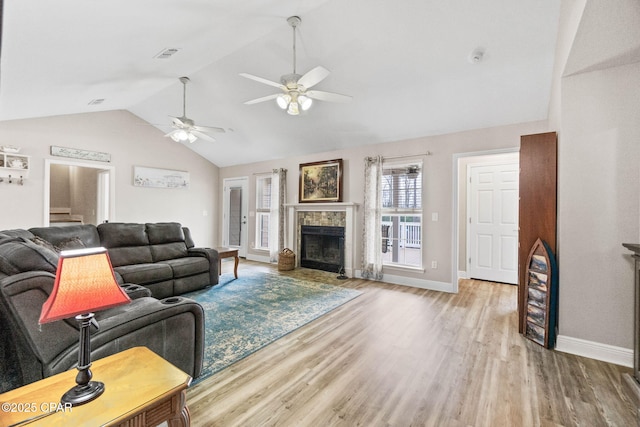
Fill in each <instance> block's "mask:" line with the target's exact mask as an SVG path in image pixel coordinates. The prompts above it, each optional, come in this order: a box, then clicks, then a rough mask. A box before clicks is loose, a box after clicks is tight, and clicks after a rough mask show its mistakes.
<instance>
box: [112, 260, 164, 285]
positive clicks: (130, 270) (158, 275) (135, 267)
mask: <svg viewBox="0 0 640 427" xmlns="http://www.w3.org/2000/svg"><path fill="white" fill-rule="evenodd" d="M114 270H115V271H117V272H118V273H119V274H120V275H121V276H122V279H123V280H124V281H125V282H126V283H136V284H139V285H145V284H147V283H154V282H160V281H163V280H170V279H172V278H173V270H172V269H171V267H170V266H169V265H168V264H162V263H156V264H153V263H152V264H131V265H123V266H120V267H114Z"/></svg>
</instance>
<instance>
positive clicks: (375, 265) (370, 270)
mask: <svg viewBox="0 0 640 427" xmlns="http://www.w3.org/2000/svg"><path fill="white" fill-rule="evenodd" d="M381 185H382V157H380V156H377V157H366V158H365V159H364V227H363V229H364V236H363V238H362V278H363V279H369V280H382V249H381V244H382V219H381V218H380V211H381V208H382V200H381V199H380V186H381Z"/></svg>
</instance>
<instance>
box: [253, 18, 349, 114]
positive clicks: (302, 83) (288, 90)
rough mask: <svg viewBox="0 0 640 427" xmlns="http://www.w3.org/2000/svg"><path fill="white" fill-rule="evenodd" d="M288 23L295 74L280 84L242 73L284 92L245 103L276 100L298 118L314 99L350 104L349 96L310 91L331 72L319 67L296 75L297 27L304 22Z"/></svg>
mask: <svg viewBox="0 0 640 427" xmlns="http://www.w3.org/2000/svg"><path fill="white" fill-rule="evenodd" d="M287 22H288V23H289V25H291V27H292V28H293V73H291V74H285V75H283V76H282V77H280V83H277V82H274V81H271V80H268V79H264V78H262V77H258V76H254V75H253V74H247V73H240V75H241V76H242V77H246V78H248V79H251V80H255V81H257V82H260V83H264V84H266V85H269V86H274V87H277V88H279V89H281V90H282V93H276V94H272V95H267V96H263V97H261V98H256V99H252V100H250V101H247V102H245V104H257V103H259V102H264V101H269V100H271V99H275V100H276V102H277V103H278V106H279V107H280V108H282V109H283V110H286V111H287V113H289V114H291V115H293V116H297V115H298V114H300V112H301V111H306V110H308V109H309V107H311V104H312V103H313V100H314V99H317V100H319V101H329V102H350V101H351V99H352V98H351V97H350V96H348V95H341V94H339V93H332V92H324V91H320V90H309V89H310V88H311V87H313V86H315V85H316V84H318V83H320V82H321V81H322V80H324V79H325V78H326V77H327V76H328V75H329V70H327V69H326V68H324V67H322V66H318V67H315V68H313V69H312V70H310V71H308V72H307V73H305V74H304V75H300V74H297V73H296V27H297V26H298V25H300V22H302V20H301V19H300V17H298V16H290V17H289V18H287Z"/></svg>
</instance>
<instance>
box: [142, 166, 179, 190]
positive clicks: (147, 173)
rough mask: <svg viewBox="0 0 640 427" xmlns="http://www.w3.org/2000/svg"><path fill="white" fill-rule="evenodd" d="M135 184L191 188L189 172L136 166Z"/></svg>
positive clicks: (154, 186)
mask: <svg viewBox="0 0 640 427" xmlns="http://www.w3.org/2000/svg"><path fill="white" fill-rule="evenodd" d="M133 185H134V186H135V187H151V188H180V189H181V188H189V172H183V171H175V170H171V169H158V168H147V167H144V166H134V167H133Z"/></svg>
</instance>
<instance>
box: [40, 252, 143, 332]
mask: <svg viewBox="0 0 640 427" xmlns="http://www.w3.org/2000/svg"><path fill="white" fill-rule="evenodd" d="M130 301H131V299H130V298H129V296H127V294H126V292H125V291H124V290H123V289H122V288H121V287H120V286H119V285H118V282H117V281H116V278H115V276H114V274H113V268H112V267H111V260H110V259H109V254H108V253H107V250H106V249H105V248H87V249H78V250H70V251H62V252H61V253H60V258H59V260H58V270H57V272H56V281H55V283H54V284H53V291H52V292H51V295H49V299H47V301H45V303H44V304H43V305H42V312H41V313H40V320H39V323H41V324H42V323H47V322H53V321H54V320H60V319H66V318H69V317H73V316H76V315H78V314H86V313H90V312H94V311H99V310H104V309H106V308H110V307H115V306H117V305H121V304H126V303H128V302H130Z"/></svg>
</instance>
